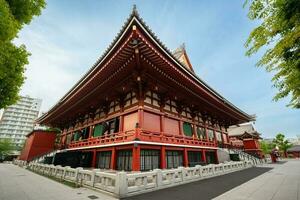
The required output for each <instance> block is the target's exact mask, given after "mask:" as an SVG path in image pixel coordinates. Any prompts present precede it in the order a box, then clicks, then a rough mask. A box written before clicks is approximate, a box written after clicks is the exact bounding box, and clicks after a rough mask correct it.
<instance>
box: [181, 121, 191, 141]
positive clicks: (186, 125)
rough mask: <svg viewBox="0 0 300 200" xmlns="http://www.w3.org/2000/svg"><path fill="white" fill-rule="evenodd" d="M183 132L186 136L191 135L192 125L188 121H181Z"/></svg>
mask: <svg viewBox="0 0 300 200" xmlns="http://www.w3.org/2000/svg"><path fill="white" fill-rule="evenodd" d="M183 133H184V135H186V136H190V137H192V136H193V128H192V125H191V124H190V123H187V122H184V123H183Z"/></svg>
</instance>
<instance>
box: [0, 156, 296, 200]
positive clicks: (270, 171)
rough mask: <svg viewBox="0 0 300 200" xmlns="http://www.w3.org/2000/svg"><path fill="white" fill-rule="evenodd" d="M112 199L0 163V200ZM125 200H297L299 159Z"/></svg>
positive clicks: (111, 198)
mask: <svg viewBox="0 0 300 200" xmlns="http://www.w3.org/2000/svg"><path fill="white" fill-rule="evenodd" d="M19 199H20V200H79V199H82V200H91V199H96V200H116V199H115V198H113V197H111V196H108V195H105V194H103V193H100V192H96V191H93V190H89V189H86V188H76V189H74V188H71V187H68V186H65V185H63V184H61V183H58V182H55V181H53V180H50V179H48V178H45V177H42V176H40V175H37V174H34V173H32V172H30V171H28V170H25V169H22V168H20V167H18V166H15V165H12V164H0V200H19ZM126 199H130V200H135V199H137V200H138V199H141V200H152V199H153V200H160V199H163V200H194V199H195V200H198V199H201V200H205V199H214V200H229V199H230V200H300V160H289V161H287V162H285V163H281V164H269V165H264V166H263V167H254V168H250V169H246V170H242V171H238V172H234V173H231V174H226V175H223V176H218V177H214V178H210V179H205V180H201V181H197V182H193V183H189V184H185V185H180V186H177V187H172V188H167V189H163V190H159V191H154V192H151V193H145V194H141V195H138V196H133V197H128V198H126Z"/></svg>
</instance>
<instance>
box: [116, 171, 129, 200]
mask: <svg viewBox="0 0 300 200" xmlns="http://www.w3.org/2000/svg"><path fill="white" fill-rule="evenodd" d="M127 188H128V183H127V173H126V172H118V173H117V175H116V185H115V194H116V195H117V196H118V197H124V196H126V194H127V193H128V191H127Z"/></svg>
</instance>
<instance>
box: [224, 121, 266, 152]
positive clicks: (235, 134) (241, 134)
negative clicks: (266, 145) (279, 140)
mask: <svg viewBox="0 0 300 200" xmlns="http://www.w3.org/2000/svg"><path fill="white" fill-rule="evenodd" d="M228 135H229V140H230V142H231V146H232V147H233V148H237V149H242V150H243V151H245V152H246V153H248V154H250V155H253V156H255V157H258V158H263V153H262V150H261V148H260V145H259V139H262V138H261V137H260V133H258V132H257V131H256V130H255V128H254V126H253V124H251V123H246V124H239V125H235V126H231V127H229V128H228Z"/></svg>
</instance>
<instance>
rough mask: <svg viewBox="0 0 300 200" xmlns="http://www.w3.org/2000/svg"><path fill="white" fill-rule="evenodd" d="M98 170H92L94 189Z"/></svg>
mask: <svg viewBox="0 0 300 200" xmlns="http://www.w3.org/2000/svg"><path fill="white" fill-rule="evenodd" d="M97 171H98V170H97V169H93V170H92V177H91V183H92V185H91V186H92V187H94V185H95V175H96V172H97Z"/></svg>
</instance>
